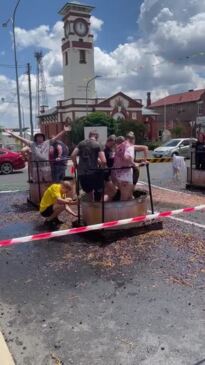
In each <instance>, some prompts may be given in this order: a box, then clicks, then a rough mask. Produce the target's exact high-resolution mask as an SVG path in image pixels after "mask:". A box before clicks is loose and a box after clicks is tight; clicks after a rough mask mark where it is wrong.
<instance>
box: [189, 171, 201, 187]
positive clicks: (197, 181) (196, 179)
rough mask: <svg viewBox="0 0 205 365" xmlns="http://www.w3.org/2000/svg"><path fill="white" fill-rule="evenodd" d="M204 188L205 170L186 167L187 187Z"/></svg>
mask: <svg viewBox="0 0 205 365" xmlns="http://www.w3.org/2000/svg"><path fill="white" fill-rule="evenodd" d="M191 186H193V187H200V188H205V170H196V169H191V168H190V167H187V187H191Z"/></svg>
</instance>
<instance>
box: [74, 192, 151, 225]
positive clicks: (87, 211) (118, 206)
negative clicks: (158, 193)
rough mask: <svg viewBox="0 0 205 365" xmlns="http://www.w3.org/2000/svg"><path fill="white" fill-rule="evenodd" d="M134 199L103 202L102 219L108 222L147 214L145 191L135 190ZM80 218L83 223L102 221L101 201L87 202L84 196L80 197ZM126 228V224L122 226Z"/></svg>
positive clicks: (90, 223) (89, 223)
mask: <svg viewBox="0 0 205 365" xmlns="http://www.w3.org/2000/svg"><path fill="white" fill-rule="evenodd" d="M137 193H138V194H136V195H138V196H137V197H136V198H135V199H132V200H128V201H116V202H105V208H104V212H105V213H104V217H105V219H104V221H105V222H110V221H115V220H120V219H126V218H133V217H137V216H141V215H145V214H147V200H148V196H147V192H146V191H137ZM81 210H82V219H83V222H84V224H85V225H92V224H98V223H101V222H102V203H101V202H99V203H98V202H89V201H88V200H87V199H86V196H83V197H82V199H81ZM122 228H127V226H122Z"/></svg>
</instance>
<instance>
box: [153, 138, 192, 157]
mask: <svg viewBox="0 0 205 365" xmlns="http://www.w3.org/2000/svg"><path fill="white" fill-rule="evenodd" d="M196 141H197V140H196V139H195V138H192V139H191V138H175V139H171V140H170V141H168V142H167V143H165V144H164V145H163V146H161V147H158V148H155V150H154V151H153V156H154V157H158V158H160V157H172V156H173V154H174V153H175V154H176V155H178V156H184V157H186V158H190V155H191V144H192V145H194V144H195V143H196Z"/></svg>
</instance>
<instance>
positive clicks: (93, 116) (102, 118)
mask: <svg viewBox="0 0 205 365" xmlns="http://www.w3.org/2000/svg"><path fill="white" fill-rule="evenodd" d="M117 124H118V122H117V121H116V120H114V119H113V118H111V117H109V116H108V115H106V114H105V113H103V112H93V113H90V114H89V115H88V116H87V117H82V118H79V119H77V120H76V121H74V122H73V124H72V131H71V139H72V142H73V143H74V144H78V143H79V142H80V141H82V140H83V138H84V127H104V126H105V127H107V129H108V135H110V134H116V133H117Z"/></svg>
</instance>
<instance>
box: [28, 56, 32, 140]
mask: <svg viewBox="0 0 205 365" xmlns="http://www.w3.org/2000/svg"><path fill="white" fill-rule="evenodd" d="M27 75H28V89H29V109H30V127H31V139H32V140H33V113H32V110H33V108H32V90H31V65H30V63H27Z"/></svg>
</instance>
